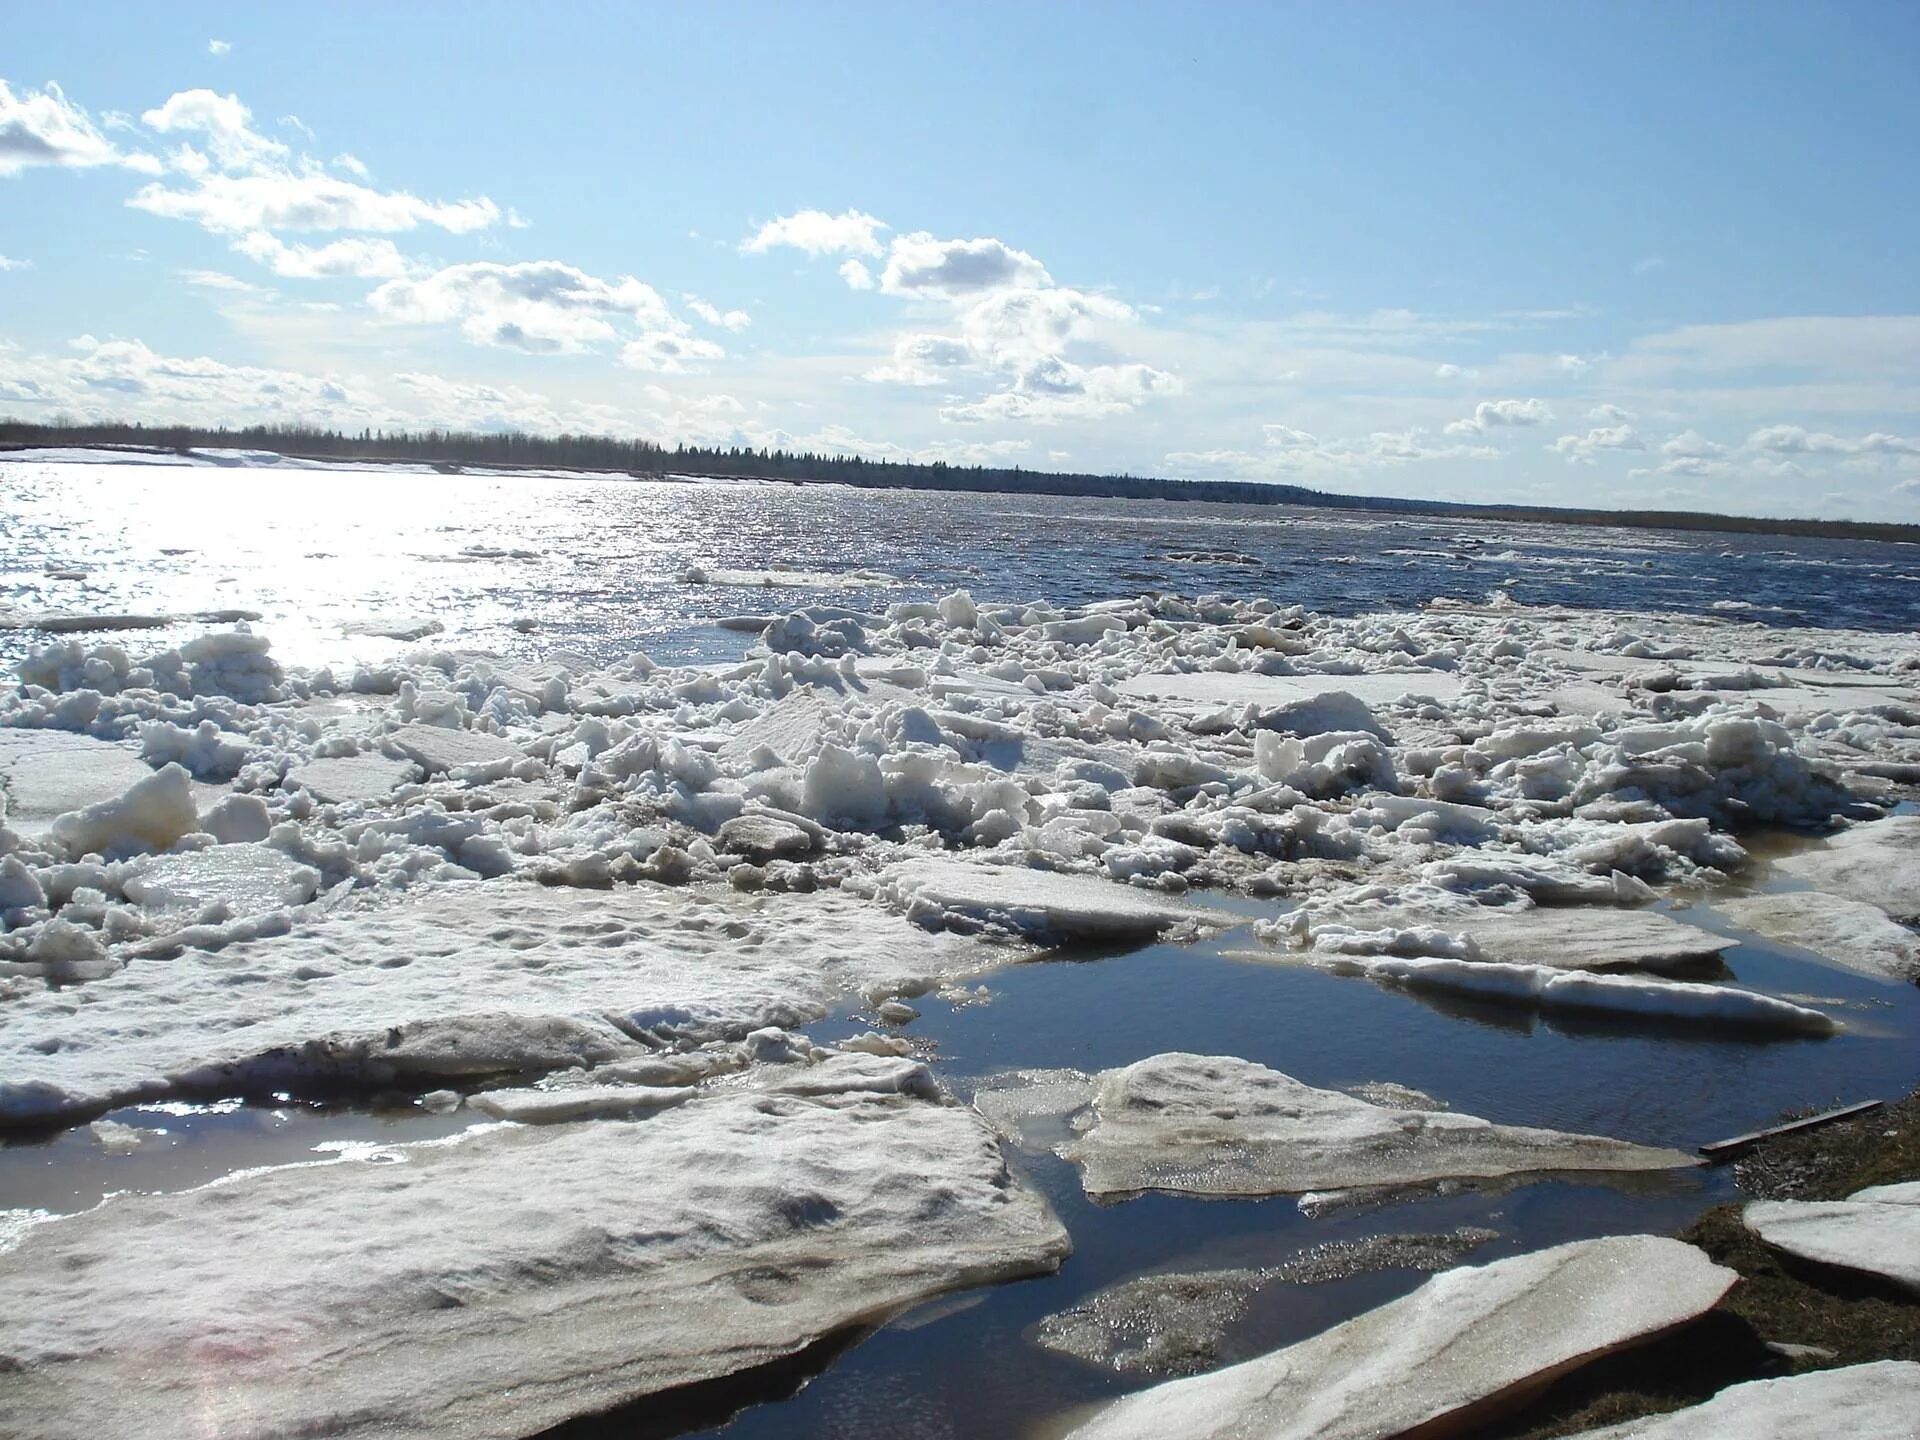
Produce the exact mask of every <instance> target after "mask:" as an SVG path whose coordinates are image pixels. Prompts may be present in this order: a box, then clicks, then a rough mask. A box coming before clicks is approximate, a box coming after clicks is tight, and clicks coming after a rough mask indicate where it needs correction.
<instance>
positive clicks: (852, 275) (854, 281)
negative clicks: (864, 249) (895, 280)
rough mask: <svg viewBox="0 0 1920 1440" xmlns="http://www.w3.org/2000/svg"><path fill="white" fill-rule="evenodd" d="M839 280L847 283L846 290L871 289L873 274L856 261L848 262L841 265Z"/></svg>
mask: <svg viewBox="0 0 1920 1440" xmlns="http://www.w3.org/2000/svg"><path fill="white" fill-rule="evenodd" d="M840 278H841V279H842V280H844V281H846V282H847V288H848V289H850V290H871V289H873V285H874V280H873V272H872V271H871V270H869V269H868V268H867V267H866V266H865V265H862V264H861V263H860V262H859V261H858V260H848V261H846V262H845V263H844V264H842V265H841V267H840Z"/></svg>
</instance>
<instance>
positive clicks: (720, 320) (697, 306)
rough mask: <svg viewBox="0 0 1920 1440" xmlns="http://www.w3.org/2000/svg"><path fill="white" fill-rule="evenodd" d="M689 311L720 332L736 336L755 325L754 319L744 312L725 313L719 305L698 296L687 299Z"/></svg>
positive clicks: (729, 311)
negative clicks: (727, 332) (728, 331)
mask: <svg viewBox="0 0 1920 1440" xmlns="http://www.w3.org/2000/svg"><path fill="white" fill-rule="evenodd" d="M687 309H689V310H691V311H692V312H693V313H694V314H695V315H697V316H699V317H700V318H701V319H702V320H704V321H706V322H707V324H709V325H712V326H714V327H715V328H716V329H720V330H731V331H734V332H735V333H736V334H737V333H738V332H740V331H742V330H744V329H746V328H747V327H748V326H749V325H751V324H753V317H752V316H751V315H749V314H747V312H746V311H744V310H728V311H725V312H723V311H722V310H721V309H720V307H719V306H718V305H713V304H710V303H708V302H707V301H705V300H702V299H701V298H700V297H699V296H697V295H689V296H688V297H687Z"/></svg>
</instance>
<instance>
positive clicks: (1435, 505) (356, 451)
mask: <svg viewBox="0 0 1920 1440" xmlns="http://www.w3.org/2000/svg"><path fill="white" fill-rule="evenodd" d="M49 448H58V449H69V450H97V451H103V452H108V453H115V452H118V453H126V454H139V455H187V454H191V453H192V452H194V451H197V450H257V451H263V452H271V453H273V454H277V455H280V456H282V457H283V458H285V459H288V460H295V461H303V460H304V461H329V462H342V461H351V462H356V463H360V464H372V465H382V464H384V465H428V466H431V467H432V468H434V469H436V470H439V471H440V472H442V473H444V474H462V473H465V472H466V471H469V470H509V471H512V470H522V471H536V470H569V471H576V472H579V473H582V474H595V475H605V476H607V477H609V478H619V479H631V480H649V481H660V480H671V479H675V478H678V477H685V478H688V479H691V480H703V479H713V480H749V481H763V482H771V483H777V484H792V485H817V484H834V485H850V486H853V487H855V488H859V489H872V490H937V491H959V492H964V493H976V494H1002V495H1057V496H1066V497H1081V498H1087V499H1111V500H1165V501H1173V502H1199V503H1203V504H1227V505H1294V506H1300V507H1303V508H1308V509H1323V510H1336V511H1346V512H1360V513H1370V514H1380V515H1392V516H1398V517H1402V518H1407V517H1425V518H1430V519H1439V520H1495V521H1506V522H1515V521H1518V522H1523V523H1542V524H1560V525H1581V526H1595V527H1611V528H1620V529H1633V530H1677V531H1689V532H1702V531H1704V532H1712V533H1720V534H1727V535H1785V536H1796V537H1805V538H1813V539H1824V540H1869V541H1880V542H1886V543H1893V544H1908V545H1920V524H1913V525H1903V524H1896V523H1892V522H1885V521H1868V520H1812V519H1773V518H1769V517H1765V516H1749V515H1720V514H1714V513H1712V512H1708V511H1692V510H1596V509H1576V508H1571V507H1560V506H1551V505H1501V504H1474V503H1469V502H1460V501H1450V500H1404V499H1397V498H1393V497H1389V496H1367V495H1341V494H1336V493H1333V492H1329V491H1323V490H1311V489H1308V488H1306V487H1304V486H1300V485H1288V484H1282V483H1279V482H1261V481H1250V480H1169V479H1161V478H1152V477H1140V476H1132V475H1079V474H1061V473H1055V472H1049V471H1043V470H1026V469H1023V468H1020V467H1013V468H1008V469H1001V468H989V467H984V466H971V467H969V466H954V465H947V464H945V463H940V462H937V463H935V464H931V465H917V464H904V463H900V462H895V461H875V460H866V459H862V458H860V457H856V456H839V455H813V454H796V453H790V452H785V451H773V452H764V451H752V450H745V449H733V450H720V449H705V448H684V447H683V448H678V449H674V450H668V449H665V448H664V447H661V446H658V445H653V444H651V443H649V442H646V441H620V440H614V439H611V438H609V437H598V436H570V435H562V436H526V435H471V434H462V433H453V432H438V431H436V432H429V433H426V434H417V435H416V434H392V435H385V434H381V435H374V434H363V435H361V436H348V435H340V434H336V433H333V432H328V431H317V430H301V429H258V430H253V429H249V430H238V431H235V430H201V429H195V428H191V427H185V426H179V427H175V426H168V427H164V428H162V427H154V428H151V429H149V428H146V427H142V426H134V425H127V426H111V425H85V426H74V427H71V428H68V427H60V426H43V425H26V424H21V423H18V422H4V421H0V454H5V453H10V452H14V451H20V450H40V449H49ZM493 452H497V453H493Z"/></svg>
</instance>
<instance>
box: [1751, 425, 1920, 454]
mask: <svg viewBox="0 0 1920 1440" xmlns="http://www.w3.org/2000/svg"><path fill="white" fill-rule="evenodd" d="M1747 446H1748V448H1749V449H1752V450H1769V451H1772V452H1773V453H1774V454H1776V455H1920V440H1910V439H1908V438H1907V437H1906V436H1904V435H1889V434H1887V433H1885V432H1884V431H1875V432H1874V433H1873V434H1871V435H1863V436H1862V437H1861V438H1860V439H1858V440H1847V439H1843V438H1842V437H1840V436H1838V435H1828V434H1826V433H1824V432H1822V431H1817V430H1807V429H1805V428H1804V427H1802V426H1799V425H1768V426H1765V427H1763V428H1762V429H1759V430H1756V431H1754V432H1753V433H1752V434H1751V435H1749V436H1748V437H1747Z"/></svg>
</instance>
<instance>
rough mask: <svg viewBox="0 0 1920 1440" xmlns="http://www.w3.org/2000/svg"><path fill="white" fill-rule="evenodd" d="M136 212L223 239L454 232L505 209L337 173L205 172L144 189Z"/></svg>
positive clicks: (494, 218) (489, 221)
mask: <svg viewBox="0 0 1920 1440" xmlns="http://www.w3.org/2000/svg"><path fill="white" fill-rule="evenodd" d="M127 204H129V205H131V206H132V207H133V208H134V209H136V210H145V211H147V212H148V213H149V214H153V215H163V216H165V217H167V218H168V219H171V220H191V221H194V222H195V223H196V224H199V225H201V226H203V227H205V228H206V229H208V230H212V231H214V232H216V233H218V234H241V233H244V232H246V231H249V230H372V231H389V232H391V231H400V230H412V229H415V228H416V227H418V226H420V225H437V226H439V227H440V228H441V229H442V230H448V231H451V232H453V233H454V234H456V235H464V234H467V233H468V232H470V231H474V230H484V229H486V228H487V227H488V226H490V225H493V224H495V223H497V222H498V221H499V219H500V209H499V207H498V206H497V205H495V204H494V203H493V201H491V200H489V199H487V198H486V197H484V196H482V197H481V198H479V199H477V200H453V201H430V200H422V199H420V198H419V197H417V196H414V195H409V194H407V193H406V192H405V191H397V190H396V191H380V190H373V189H369V188H368V187H366V186H364V185H355V184H353V183H351V182H350V181H346V180H338V179H335V178H334V177H333V176H331V175H319V174H306V175H295V174H291V173H287V172H280V173H274V174H261V175H213V174H210V175H205V176H202V177H200V179H199V182H198V183H197V184H196V185H195V186H194V188H193V189H191V190H171V189H168V188H167V187H165V186H164V185H160V184H153V185H146V186H143V187H141V189H140V190H139V191H137V192H136V193H135V194H134V196H133V198H132V199H130V200H128V201H127Z"/></svg>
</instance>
